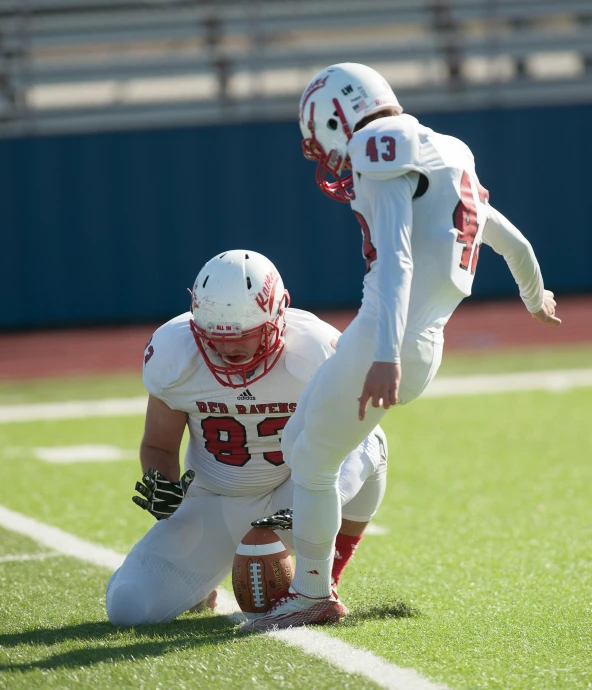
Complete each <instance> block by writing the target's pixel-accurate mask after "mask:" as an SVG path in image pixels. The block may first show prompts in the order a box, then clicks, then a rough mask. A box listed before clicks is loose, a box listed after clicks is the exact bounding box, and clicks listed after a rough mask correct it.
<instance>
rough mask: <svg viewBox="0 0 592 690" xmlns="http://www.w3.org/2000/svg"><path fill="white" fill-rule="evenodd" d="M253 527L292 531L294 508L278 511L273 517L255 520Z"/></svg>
mask: <svg viewBox="0 0 592 690" xmlns="http://www.w3.org/2000/svg"><path fill="white" fill-rule="evenodd" d="M251 527H268V528H269V529H273V530H276V529H292V508H286V509H285V510H278V511H277V513H274V514H273V515H268V516H267V517H264V518H259V520H253V522H252V523H251Z"/></svg>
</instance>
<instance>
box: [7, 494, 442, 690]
mask: <svg viewBox="0 0 592 690" xmlns="http://www.w3.org/2000/svg"><path fill="white" fill-rule="evenodd" d="M0 527H4V528H5V529H8V530H10V531H11V532H17V533H18V534H23V535H25V536H27V537H29V538H30V539H33V540H34V541H36V542H37V543H38V544H42V545H43V546H49V547H50V548H51V549H53V550H54V551H56V552H58V553H60V554H63V555H66V556H72V557H74V558H78V559H79V560H81V561H87V562H88V563H93V564H94V565H98V566H101V567H105V568H111V570H115V569H116V568H119V566H120V565H121V564H122V563H123V560H124V558H125V557H124V556H122V555H121V554H119V553H117V552H115V551H111V549H107V548H105V547H103V546H97V545H96V544H92V543H91V542H88V541H85V540H84V539H80V538H79V537H76V536H74V535H73V534H69V533H68V532H64V531H63V530H61V529H58V528H57V527H51V526H50V525H46V524H44V523H43V522H38V521H37V520H34V519H33V518H30V517H27V516H26V515H22V514H21V513H16V512H14V511H13V510H10V509H8V508H5V507H4V506H0ZM216 611H217V612H219V613H221V614H222V615H225V616H228V617H229V618H230V619H231V620H232V621H233V622H235V623H241V622H244V620H245V616H244V615H243V613H242V612H241V611H240V610H239V609H238V607H237V604H236V601H235V600H234V597H232V596H231V595H230V594H229V593H228V592H225V591H224V590H222V589H218V605H217V607H216ZM266 634H267V635H269V636H270V637H274V638H276V639H278V640H281V641H282V642H284V643H285V644H289V645H292V646H293V647H298V648H299V649H302V650H303V651H304V652H306V653H307V654H311V655H314V656H316V657H318V658H321V659H324V660H325V661H327V662H328V663H330V664H331V665H332V666H336V667H337V668H339V669H340V670H341V671H345V672H346V673H358V674H360V675H363V676H365V677H366V678H369V679H370V680H373V681H374V682H375V683H376V684H377V685H379V686H380V687H382V688H387V689H388V690H448V688H447V686H445V685H441V684H437V683H432V681H430V680H428V679H427V678H424V677H423V676H421V675H420V674H419V673H417V672H416V671H414V670H413V669H408V668H400V667H398V666H395V665H394V664H389V663H388V661H385V660H384V659H381V658H380V657H378V656H376V655H374V654H372V652H367V651H365V650H362V649H358V648H357V647H353V646H352V645H349V644H347V643H346V642H342V641H341V640H337V639H335V638H332V637H330V636H328V635H325V634H323V633H322V632H319V631H316V630H311V629H309V628H293V629H290V630H281V631H277V632H271V633H266Z"/></svg>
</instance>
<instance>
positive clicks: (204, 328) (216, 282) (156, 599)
mask: <svg viewBox="0 0 592 690" xmlns="http://www.w3.org/2000/svg"><path fill="white" fill-rule="evenodd" d="M339 335H340V333H339V331H337V330H336V329H335V328H333V327H332V326H330V325H329V324H327V323H325V322H323V321H321V320H320V319H318V318H317V317H315V316H313V315H312V314H310V313H308V312H306V311H301V310H299V309H292V308H289V295H288V292H287V291H286V290H285V289H284V285H283V282H282V279H281V277H280V275H279V273H278V271H277V270H276V268H275V266H274V265H273V264H272V263H271V262H270V261H269V260H268V259H266V258H265V257H264V256H262V255H261V254H257V253H256V252H252V251H246V250H235V251H229V252H226V253H224V254H220V255H218V256H216V257H214V258H213V259H211V260H210V261H209V262H208V263H207V264H206V265H205V266H204V267H203V268H202V270H201V271H200V272H199V274H198V276H197V279H196V281H195V284H194V286H193V291H192V303H191V312H190V313H185V314H181V315H180V316H178V317H176V318H174V319H172V320H171V321H169V322H167V323H165V324H164V325H163V326H161V327H160V328H159V329H158V330H157V331H156V332H155V333H154V335H153V337H152V338H151V340H150V342H149V343H148V345H147V346H146V351H145V354H144V373H143V380H144V384H145V386H146V388H147V390H148V393H149V398H148V408H147V412H146V421H145V431H144V437H143V439H142V443H141V446H140V459H141V465H142V470H143V471H144V476H143V484H140V483H138V484H137V485H136V489H137V490H138V491H139V492H140V493H141V494H142V497H140V496H134V502H135V503H136V504H138V505H139V506H140V507H142V508H144V509H145V510H147V511H149V512H150V513H152V515H154V517H156V518H157V520H158V522H157V523H156V524H155V525H154V526H153V527H152V528H151V529H150V530H149V531H148V533H147V534H146V535H145V536H144V537H143V538H142V539H141V540H140V541H139V542H138V543H137V544H136V545H135V546H134V548H133V549H132V551H131V552H130V553H129V555H128V556H127V558H126V559H125V561H124V563H123V565H122V566H121V568H119V570H117V571H116V572H115V573H114V574H113V576H112V577H111V579H110V581H109V584H108V586H107V615H108V616H109V619H110V620H111V622H112V623H113V624H115V625H140V624H146V623H156V622H160V621H170V620H172V619H174V618H175V617H176V616H178V615H180V614H181V613H183V612H184V611H188V610H190V609H193V610H197V609H199V607H203V606H210V607H211V608H213V607H214V606H215V599H216V594H215V590H216V587H218V585H219V584H220V583H221V582H222V580H224V578H225V577H226V576H227V575H228V574H229V573H230V570H231V567H232V562H233V558H234V553H235V550H236V547H237V545H238V544H239V542H240V541H241V539H242V537H243V536H244V535H245V534H246V533H247V532H248V531H249V529H250V528H251V523H252V522H253V521H256V520H261V519H262V518H264V517H266V516H272V515H273V514H276V513H278V511H280V510H283V509H287V508H290V507H291V506H292V497H293V489H294V485H293V483H292V480H291V478H290V468H289V467H288V466H287V465H286V464H285V463H284V460H283V457H282V452H281V448H280V440H281V432H282V430H283V428H284V426H285V425H286V423H287V421H288V420H289V419H290V417H291V415H292V414H293V413H294V412H295V410H296V406H297V405H298V404H300V402H299V401H300V396H301V393H302V391H303V390H304V388H305V386H306V384H307V383H308V381H309V380H310V379H311V377H312V376H313V374H314V373H315V372H316V370H317V369H318V368H319V367H320V366H322V364H323V362H325V361H326V360H327V359H328V358H329V357H331V355H332V354H333V352H334V350H335V346H336V343H337V339H338V338H339ZM186 427H187V428H188V430H189V444H188V447H187V451H186V454H185V473H184V474H183V476H180V474H181V472H180V463H179V451H180V446H181V441H182V438H183V434H184V431H185V428H186ZM386 456H387V447H386V439H385V437H384V434H383V432H382V430H381V429H380V427H376V428H375V429H374V430H373V432H372V433H371V434H370V435H369V436H368V437H367V438H366V439H364V441H363V442H362V443H361V444H360V445H359V446H358V447H357V448H356V449H355V450H354V451H353V452H352V453H350V454H349V455H348V456H347V458H345V460H344V463H343V466H342V468H341V473H340V476H339V493H340V498H341V506H342V507H343V510H342V515H341V531H340V533H339V534H338V536H337V539H336V543H335V558H333V556H332V557H331V559H330V560H329V561H328V563H327V567H328V568H332V570H331V572H332V577H333V583H334V587H333V591H332V595H331V597H329V599H327V598H323V600H322V602H319V604H320V606H318V607H316V606H315V611H316V610H317V609H318V612H317V613H316V614H315V616H314V620H309V621H308V622H309V623H326V622H331V621H336V620H339V619H341V618H343V617H344V616H345V615H346V613H347V610H346V609H345V607H344V606H343V604H342V603H341V601H340V600H339V598H338V596H337V588H336V586H337V584H338V583H339V578H340V576H341V573H342V571H343V568H344V567H345V565H346V564H347V562H348V561H349V559H350V558H351V556H352V555H353V553H354V551H355V549H356V547H357V545H358V543H359V541H360V539H361V538H362V534H363V532H364V528H365V527H366V525H367V523H368V522H369V521H370V519H371V518H372V517H373V515H374V514H375V512H376V510H377V509H378V506H379V505H380V502H381V500H382V497H383V495H384V491H385V485H386ZM281 515H282V513H280V517H281ZM283 515H284V516H285V515H286V514H285V513H284V514H283ZM273 517H274V518H276V519H277V516H275V515H273ZM283 525H284V526H285V520H284V522H283ZM282 539H283V541H284V542H285V543H286V545H287V546H288V548H290V549H292V547H293V544H292V538H291V532H289V531H287V532H283V533H282Z"/></svg>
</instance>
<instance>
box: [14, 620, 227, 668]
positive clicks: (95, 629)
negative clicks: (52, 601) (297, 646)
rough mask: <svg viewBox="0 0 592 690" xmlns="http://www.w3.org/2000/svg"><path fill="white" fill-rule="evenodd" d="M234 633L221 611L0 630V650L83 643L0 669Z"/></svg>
mask: <svg viewBox="0 0 592 690" xmlns="http://www.w3.org/2000/svg"><path fill="white" fill-rule="evenodd" d="M235 636H236V624H235V623H233V622H232V621H231V620H229V619H228V617H226V616H216V615H206V616H203V617H201V616H200V617H199V618H196V617H187V618H181V619H178V620H175V621H172V622H171V623H159V624H157V625H142V626H138V627H136V628H116V627H114V626H113V625H111V623H107V622H96V623H83V624H80V625H71V626H66V627H63V628H48V629H43V630H28V631H26V632H22V633H12V634H0V649H2V648H3V649H4V650H5V652H7V651H8V648H9V647H16V646H18V645H28V646H29V647H31V648H32V647H34V646H47V645H53V644H60V643H63V642H67V643H69V644H76V643H78V642H80V643H82V644H81V645H80V646H81V647H83V648H80V647H78V648H77V649H72V650H70V651H67V652H63V653H61V654H55V655H54V656H51V657H49V658H47V659H42V660H39V661H30V662H22V663H18V664H17V663H5V664H2V663H0V672H2V671H29V670H32V669H40V670H55V669H59V668H75V667H77V668H80V667H83V666H92V665H94V664H98V663H101V662H105V661H125V660H130V661H132V660H137V659H143V658H148V657H157V656H161V655H163V654H166V653H167V652H176V651H179V650H182V649H183V648H192V649H195V648H197V647H200V646H202V645H211V644H218V643H224V642H228V641H230V640H232V639H234V638H235ZM93 642H94V643H95V645H94V646H93ZM33 653H34V652H33Z"/></svg>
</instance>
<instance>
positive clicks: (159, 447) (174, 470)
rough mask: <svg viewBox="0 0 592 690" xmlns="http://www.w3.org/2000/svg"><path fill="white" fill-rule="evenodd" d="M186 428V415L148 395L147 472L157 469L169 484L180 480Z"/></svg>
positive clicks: (144, 449) (144, 442) (142, 447)
mask: <svg viewBox="0 0 592 690" xmlns="http://www.w3.org/2000/svg"><path fill="white" fill-rule="evenodd" d="M186 425H187V413H186V412H182V411H181V410H172V409H171V408H170V407H169V406H168V405H167V404H166V403H165V402H163V401H162V400H160V399H159V398H157V397H155V396H154V395H149V396H148V408H147V410H146V421H145V424H144V436H143V438H142V443H141V444H140V463H141V465H142V471H143V472H147V471H148V470H149V469H150V468H153V469H155V470H157V471H158V472H160V473H161V474H162V475H163V476H164V477H166V479H168V481H170V482H177V481H179V475H180V463H179V449H180V448H181V441H182V440H183V433H184V431H185V427H186Z"/></svg>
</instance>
